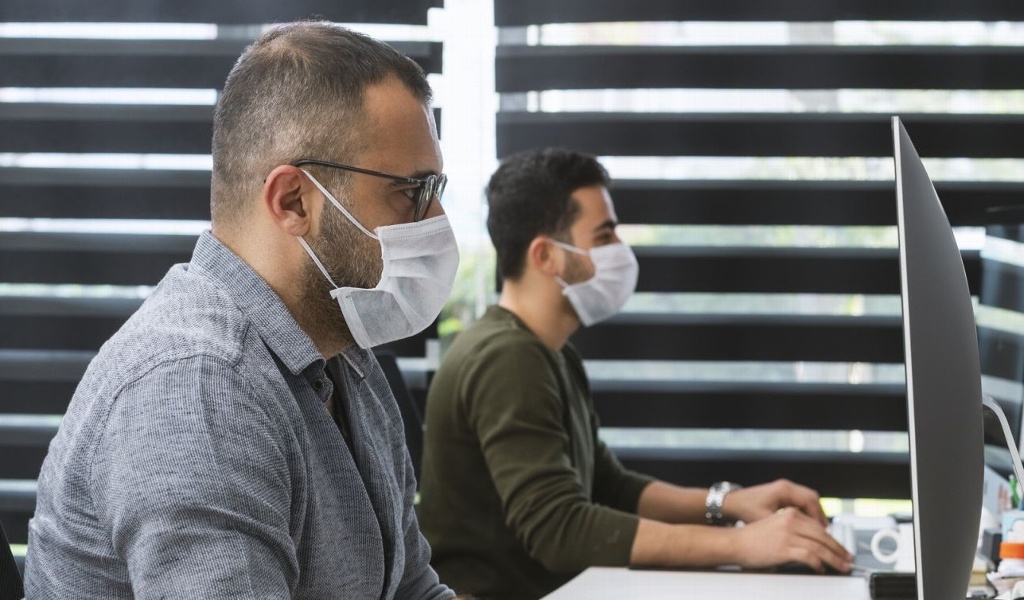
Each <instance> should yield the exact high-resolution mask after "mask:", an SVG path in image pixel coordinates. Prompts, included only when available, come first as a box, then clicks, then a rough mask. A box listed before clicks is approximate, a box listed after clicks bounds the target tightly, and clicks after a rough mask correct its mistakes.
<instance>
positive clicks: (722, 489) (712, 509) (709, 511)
mask: <svg viewBox="0 0 1024 600" xmlns="http://www.w3.org/2000/svg"><path fill="white" fill-rule="evenodd" d="M742 488H743V486H742V485H740V484H738V483H733V482H731V481H716V482H715V483H713V484H711V487H710V488H708V497H707V498H706V499H705V500H704V518H705V519H707V522H708V525H722V524H723V523H725V516H724V515H723V514H722V504H723V503H724V502H725V495H726V494H728V493H729V492H731V491H733V490H739V489H742Z"/></svg>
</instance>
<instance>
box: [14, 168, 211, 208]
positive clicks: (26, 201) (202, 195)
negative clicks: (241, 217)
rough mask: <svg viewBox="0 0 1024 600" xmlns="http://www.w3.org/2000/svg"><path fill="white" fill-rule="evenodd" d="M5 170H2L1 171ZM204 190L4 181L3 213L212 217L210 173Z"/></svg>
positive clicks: (197, 188) (206, 175) (203, 187)
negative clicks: (8, 182)
mask: <svg viewBox="0 0 1024 600" xmlns="http://www.w3.org/2000/svg"><path fill="white" fill-rule="evenodd" d="M2 171H3V170H2V169H0V172H2ZM203 175H204V179H205V182H206V183H205V185H204V186H202V187H156V186H154V187H144V186H142V185H137V186H127V185H126V186H116V187H114V186H85V185H82V186H58V185H54V186H49V185H10V184H4V183H2V182H0V214H3V215H4V216H7V217H23V218H35V217H41V218H48V219H80V218H94V219H184V220H208V219H209V218H210V186H209V178H210V176H209V173H203Z"/></svg>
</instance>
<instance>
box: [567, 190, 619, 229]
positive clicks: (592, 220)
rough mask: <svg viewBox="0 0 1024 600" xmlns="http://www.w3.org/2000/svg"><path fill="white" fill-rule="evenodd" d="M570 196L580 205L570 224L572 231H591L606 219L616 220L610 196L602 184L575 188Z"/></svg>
mask: <svg viewBox="0 0 1024 600" xmlns="http://www.w3.org/2000/svg"><path fill="white" fill-rule="evenodd" d="M572 198H573V200H575V201H576V204H577V205H579V207H580V213H579V216H578V217H577V218H576V221H575V222H574V223H573V226H572V229H573V231H591V230H593V229H595V228H597V227H600V226H601V225H602V224H603V223H605V222H607V221H612V222H614V223H617V222H618V217H616V216H615V205H614V204H613V203H612V196H611V194H609V193H608V188H606V187H604V186H603V185H591V186H586V187H581V188H577V189H576V190H574V191H573V193H572Z"/></svg>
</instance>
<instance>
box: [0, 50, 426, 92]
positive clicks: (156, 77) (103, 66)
mask: <svg viewBox="0 0 1024 600" xmlns="http://www.w3.org/2000/svg"><path fill="white" fill-rule="evenodd" d="M76 41H77V40H76ZM102 42H103V43H100V42H93V43H92V44H85V41H84V40H83V41H79V44H80V45H84V46H85V47H84V48H81V49H78V48H76V47H75V45H70V44H67V43H66V42H64V43H61V42H58V43H55V45H54V46H55V48H50V49H49V50H47V49H45V48H42V47H40V48H38V52H37V53H33V54H27V53H26V52H25V50H23V49H22V50H20V51H19V52H14V51H8V52H0V58H3V61H4V62H5V63H6V64H5V66H4V68H3V70H0V86H11V87H128V88H138V87H144V88H184V89H220V88H221V86H223V85H224V80H225V78H226V77H227V75H228V72H229V71H230V70H231V67H232V66H233V65H234V64H235V60H236V59H237V58H238V54H239V53H240V52H241V50H242V48H244V46H245V43H244V42H242V43H239V42H235V41H230V43H221V44H211V43H210V42H208V41H204V40H199V41H197V42H195V44H194V46H188V45H187V44H188V42H184V41H181V42H174V43H171V42H162V43H158V44H157V45H156V46H155V47H153V48H150V47H147V44H149V43H150V42H149V41H147V40H143V41H136V40H131V41H124V40H116V43H114V42H111V41H108V40H102ZM179 44H180V45H179ZM391 44H392V45H393V46H395V48H397V49H398V50H399V51H401V52H404V53H406V54H407V55H408V56H409V57H410V58H412V59H413V60H415V61H416V62H417V63H419V64H420V66H421V67H423V69H424V70H425V71H427V72H428V73H439V72H441V54H442V45H441V44H440V43H438V42H392V43H391ZM185 48H188V50H185ZM0 49H2V48H0ZM58 51H64V52H66V53H58ZM4 55H6V56H7V58H4Z"/></svg>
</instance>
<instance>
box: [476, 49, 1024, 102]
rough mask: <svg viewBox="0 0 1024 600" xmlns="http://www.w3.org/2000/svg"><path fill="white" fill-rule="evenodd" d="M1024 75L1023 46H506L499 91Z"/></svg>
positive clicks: (498, 69)
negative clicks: (1023, 73) (639, 66)
mask: <svg viewBox="0 0 1024 600" xmlns="http://www.w3.org/2000/svg"><path fill="white" fill-rule="evenodd" d="M638 65H643V68H638ZM1022 68H1024V47H1022V46H853V45H849V46H812V45H798V46H729V47H707V46H696V47H695V46H499V47H498V49H497V60H496V65H495V85H496V87H497V91H499V92H523V91H530V90H547V89H559V90H571V89H604V88H680V87H685V88H721V89H730V88H750V89H830V88H845V89H850V88H869V89H993V90H994V89H1003V90H1012V89H1018V88H1019V87H1020V85H1021V84H1020V79H1019V77H1017V76H1016V73H1018V72H1020V71H1021V69H1022Z"/></svg>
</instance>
